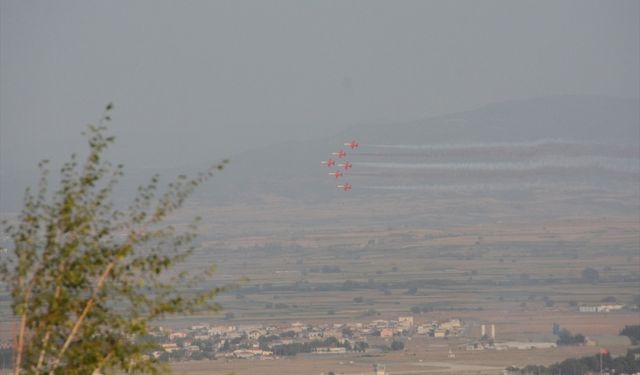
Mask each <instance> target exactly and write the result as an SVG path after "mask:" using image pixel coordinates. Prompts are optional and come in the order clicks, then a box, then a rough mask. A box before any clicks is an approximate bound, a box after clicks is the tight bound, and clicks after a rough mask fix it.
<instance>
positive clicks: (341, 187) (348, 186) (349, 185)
mask: <svg viewBox="0 0 640 375" xmlns="http://www.w3.org/2000/svg"><path fill="white" fill-rule="evenodd" d="M337 187H338V188H339V189H342V190H344V191H349V190H351V184H350V183H348V182H347V183H345V184H344V185H338V186H337Z"/></svg>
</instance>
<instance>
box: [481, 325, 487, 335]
mask: <svg viewBox="0 0 640 375" xmlns="http://www.w3.org/2000/svg"><path fill="white" fill-rule="evenodd" d="M486 334H487V327H486V326H485V325H484V324H482V325H481V326H480V337H484V335H486Z"/></svg>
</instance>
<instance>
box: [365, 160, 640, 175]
mask: <svg viewBox="0 0 640 375" xmlns="http://www.w3.org/2000/svg"><path fill="white" fill-rule="evenodd" d="M357 166H358V167H368V168H387V169H420V170H434V171H443V170H444V171H446V170H451V171H490V172H494V171H535V170H540V169H549V168H556V169H557V168H561V169H578V168H580V169H584V168H598V169H604V170H611V171H615V172H623V173H640V160H637V159H622V158H605V157H576V158H572V157H543V158H537V159H535V160H530V161H524V162H477V163H473V162H469V163H460V162H453V163H397V162H360V163H358V164H357Z"/></svg>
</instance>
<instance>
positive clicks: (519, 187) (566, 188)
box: [358, 182, 630, 193]
mask: <svg viewBox="0 0 640 375" xmlns="http://www.w3.org/2000/svg"><path fill="white" fill-rule="evenodd" d="M358 189H368V190H384V191H406V192H409V191H413V192H433V193H478V192H507V191H532V190H536V191H563V192H577V191H596V190H597V191H612V190H620V191H623V192H629V191H630V190H629V187H628V186H625V185H623V186H617V185H611V184H603V185H597V184H586V185H584V184H579V185H576V184H558V183H555V184H554V183H542V182H529V183H506V184H505V183H502V184H452V185H429V184H427V185H361V186H358Z"/></svg>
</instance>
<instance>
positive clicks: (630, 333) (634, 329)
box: [620, 325, 640, 345]
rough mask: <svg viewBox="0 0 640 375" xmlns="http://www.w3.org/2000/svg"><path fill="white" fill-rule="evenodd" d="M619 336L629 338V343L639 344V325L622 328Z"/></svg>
mask: <svg viewBox="0 0 640 375" xmlns="http://www.w3.org/2000/svg"><path fill="white" fill-rule="evenodd" d="M620 335H621V336H627V337H629V339H630V340H631V342H633V344H634V345H637V344H638V342H640V325H631V326H624V328H623V329H622V331H620Z"/></svg>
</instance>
